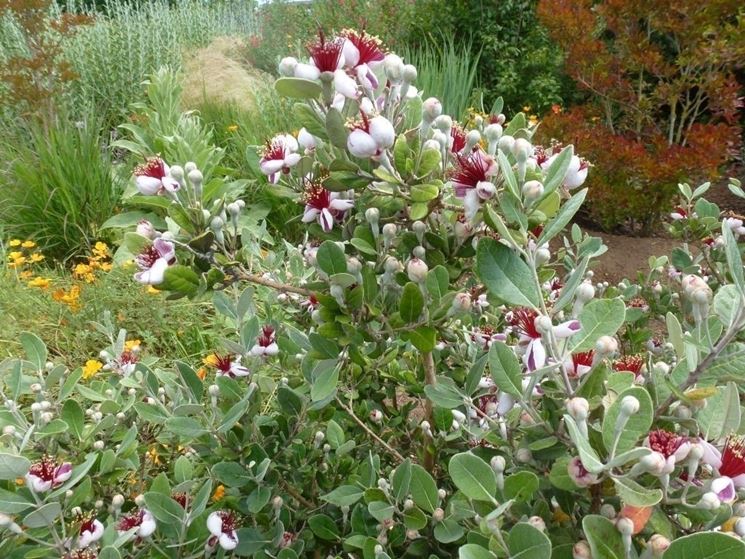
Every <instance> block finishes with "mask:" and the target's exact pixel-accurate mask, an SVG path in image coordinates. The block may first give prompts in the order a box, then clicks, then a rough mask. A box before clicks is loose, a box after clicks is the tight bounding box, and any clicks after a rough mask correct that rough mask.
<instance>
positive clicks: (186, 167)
mask: <svg viewBox="0 0 745 559" xmlns="http://www.w3.org/2000/svg"><path fill="white" fill-rule="evenodd" d="M196 168H197V164H196V163H194V162H193V161H188V162H187V163H186V165H184V171H186V172H187V173H191V172H192V171H194V170H195V169H196ZM171 174H172V175H173V167H171Z"/></svg>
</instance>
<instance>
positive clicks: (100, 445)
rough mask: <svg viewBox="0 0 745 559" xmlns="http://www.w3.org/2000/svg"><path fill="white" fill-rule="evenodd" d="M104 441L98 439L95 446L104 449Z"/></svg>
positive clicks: (97, 448)
mask: <svg viewBox="0 0 745 559" xmlns="http://www.w3.org/2000/svg"><path fill="white" fill-rule="evenodd" d="M103 447H104V442H103V441H96V442H94V443H93V448H94V449H96V450H103Z"/></svg>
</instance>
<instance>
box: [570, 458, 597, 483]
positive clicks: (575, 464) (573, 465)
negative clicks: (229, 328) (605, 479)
mask: <svg viewBox="0 0 745 559" xmlns="http://www.w3.org/2000/svg"><path fill="white" fill-rule="evenodd" d="M567 473H568V474H569V477H570V478H572V481H573V482H574V483H576V484H577V485H579V486H580V487H589V486H590V485H595V484H596V483H597V482H598V476H597V475H595V474H591V473H590V472H588V471H587V469H585V466H584V465H583V464H582V460H580V459H579V457H578V456H575V457H574V458H572V459H571V460H570V461H569V464H567Z"/></svg>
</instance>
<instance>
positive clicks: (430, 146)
mask: <svg viewBox="0 0 745 559" xmlns="http://www.w3.org/2000/svg"><path fill="white" fill-rule="evenodd" d="M441 147H442V144H440V142H438V141H437V140H427V141H426V142H424V145H423V146H422V149H423V150H424V151H427V150H433V151H436V152H439V151H440V148H441Z"/></svg>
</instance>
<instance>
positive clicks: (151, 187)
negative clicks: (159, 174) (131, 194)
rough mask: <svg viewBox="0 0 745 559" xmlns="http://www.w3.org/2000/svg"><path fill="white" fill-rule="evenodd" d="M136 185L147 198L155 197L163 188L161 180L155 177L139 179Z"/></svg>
mask: <svg viewBox="0 0 745 559" xmlns="http://www.w3.org/2000/svg"><path fill="white" fill-rule="evenodd" d="M135 183H136V184H137V190H139V191H140V194H144V195H145V196H154V195H155V194H157V193H158V192H159V191H160V188H161V186H163V183H162V182H160V179H156V178H153V177H137V178H136V179H135Z"/></svg>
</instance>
